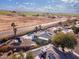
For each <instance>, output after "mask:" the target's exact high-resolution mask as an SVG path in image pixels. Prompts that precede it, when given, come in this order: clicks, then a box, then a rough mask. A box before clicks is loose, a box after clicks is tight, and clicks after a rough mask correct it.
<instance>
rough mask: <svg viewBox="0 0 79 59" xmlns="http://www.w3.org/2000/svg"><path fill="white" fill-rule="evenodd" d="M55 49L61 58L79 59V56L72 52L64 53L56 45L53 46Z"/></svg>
mask: <svg viewBox="0 0 79 59" xmlns="http://www.w3.org/2000/svg"><path fill="white" fill-rule="evenodd" d="M53 49H54V51H55V52H56V53H57V54H58V55H59V56H60V59H79V57H77V56H76V55H74V54H73V53H72V52H67V53H64V52H62V51H60V50H59V49H58V48H56V47H53Z"/></svg>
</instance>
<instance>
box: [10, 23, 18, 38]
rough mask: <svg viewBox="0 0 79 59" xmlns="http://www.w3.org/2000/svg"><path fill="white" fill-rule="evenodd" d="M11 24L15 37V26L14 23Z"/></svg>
mask: <svg viewBox="0 0 79 59" xmlns="http://www.w3.org/2000/svg"><path fill="white" fill-rule="evenodd" d="M11 26H12V27H13V31H14V37H16V32H17V28H16V25H15V23H11Z"/></svg>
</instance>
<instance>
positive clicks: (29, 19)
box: [0, 15, 56, 31]
mask: <svg viewBox="0 0 79 59" xmlns="http://www.w3.org/2000/svg"><path fill="white" fill-rule="evenodd" d="M52 21H56V19H52V18H47V17H42V16H38V17H36V16H19V15H13V16H9V15H0V31H2V30H6V29H9V28H11V26H10V25H11V23H12V22H14V23H15V24H16V25H17V26H18V27H21V26H32V25H36V24H42V23H48V22H52Z"/></svg>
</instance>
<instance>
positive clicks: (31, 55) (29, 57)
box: [26, 52, 34, 59]
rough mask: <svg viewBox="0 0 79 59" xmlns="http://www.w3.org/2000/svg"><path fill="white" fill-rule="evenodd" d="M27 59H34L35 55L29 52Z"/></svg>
mask: <svg viewBox="0 0 79 59" xmlns="http://www.w3.org/2000/svg"><path fill="white" fill-rule="evenodd" d="M26 59H34V55H33V53H32V52H28V53H27V56H26Z"/></svg>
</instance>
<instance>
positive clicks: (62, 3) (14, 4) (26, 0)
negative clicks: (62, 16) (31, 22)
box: [0, 0, 79, 13]
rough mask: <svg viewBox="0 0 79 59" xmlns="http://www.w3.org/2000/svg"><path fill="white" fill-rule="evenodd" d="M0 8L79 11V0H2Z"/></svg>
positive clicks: (35, 10)
mask: <svg viewBox="0 0 79 59" xmlns="http://www.w3.org/2000/svg"><path fill="white" fill-rule="evenodd" d="M0 10H16V11H32V12H55V13H79V0H0Z"/></svg>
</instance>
